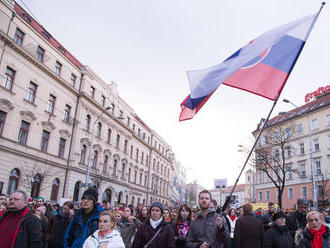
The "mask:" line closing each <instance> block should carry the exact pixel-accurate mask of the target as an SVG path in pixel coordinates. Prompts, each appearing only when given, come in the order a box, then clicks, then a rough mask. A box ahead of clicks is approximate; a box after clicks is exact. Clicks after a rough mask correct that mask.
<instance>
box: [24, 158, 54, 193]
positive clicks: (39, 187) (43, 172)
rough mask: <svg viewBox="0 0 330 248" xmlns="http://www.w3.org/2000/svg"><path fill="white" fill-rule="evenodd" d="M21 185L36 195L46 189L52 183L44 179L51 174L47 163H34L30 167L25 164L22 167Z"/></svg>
mask: <svg viewBox="0 0 330 248" xmlns="http://www.w3.org/2000/svg"><path fill="white" fill-rule="evenodd" d="M22 171H23V176H22V185H23V187H25V189H26V190H27V192H28V193H30V195H31V196H33V197H36V196H38V195H39V193H40V192H43V191H44V190H46V189H47V188H48V187H49V186H50V185H51V184H52V183H51V182H49V181H47V180H46V179H47V178H49V177H51V176H53V172H52V171H51V169H50V167H49V166H48V165H46V164H45V165H43V166H41V165H38V164H34V165H33V166H32V167H30V166H28V165H25V166H23V168H22Z"/></svg>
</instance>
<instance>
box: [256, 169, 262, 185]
mask: <svg viewBox="0 0 330 248" xmlns="http://www.w3.org/2000/svg"><path fill="white" fill-rule="evenodd" d="M257 182H258V183H262V171H258V174H257Z"/></svg>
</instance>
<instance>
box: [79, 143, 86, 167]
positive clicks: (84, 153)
mask: <svg viewBox="0 0 330 248" xmlns="http://www.w3.org/2000/svg"><path fill="white" fill-rule="evenodd" d="M86 151H87V146H86V145H83V147H82V149H81V153H80V163H81V164H85V159H86Z"/></svg>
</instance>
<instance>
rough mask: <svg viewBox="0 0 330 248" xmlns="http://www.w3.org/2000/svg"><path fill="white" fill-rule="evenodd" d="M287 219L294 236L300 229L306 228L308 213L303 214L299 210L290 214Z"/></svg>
mask: <svg viewBox="0 0 330 248" xmlns="http://www.w3.org/2000/svg"><path fill="white" fill-rule="evenodd" d="M287 221H288V222H287V226H288V228H289V230H290V231H291V233H292V236H293V237H294V235H295V232H296V231H297V230H298V229H305V227H306V224H307V220H306V215H305V214H301V213H299V212H298V211H296V212H294V213H292V214H290V215H289V217H288V219H287Z"/></svg>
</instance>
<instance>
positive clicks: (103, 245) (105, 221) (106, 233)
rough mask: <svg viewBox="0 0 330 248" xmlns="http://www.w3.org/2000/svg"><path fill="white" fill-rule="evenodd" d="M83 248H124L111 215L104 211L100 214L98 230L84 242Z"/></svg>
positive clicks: (113, 217)
mask: <svg viewBox="0 0 330 248" xmlns="http://www.w3.org/2000/svg"><path fill="white" fill-rule="evenodd" d="M83 248H125V244H124V242H123V239H122V237H121V236H120V233H119V232H118V231H117V230H116V220H115V216H114V214H113V213H111V212H110V211H109V210H105V211H103V212H102V213H101V214H100V220H99V228H98V230H96V231H95V232H94V233H93V234H92V235H90V236H89V237H88V238H87V239H86V240H85V242H84V244H83Z"/></svg>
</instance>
